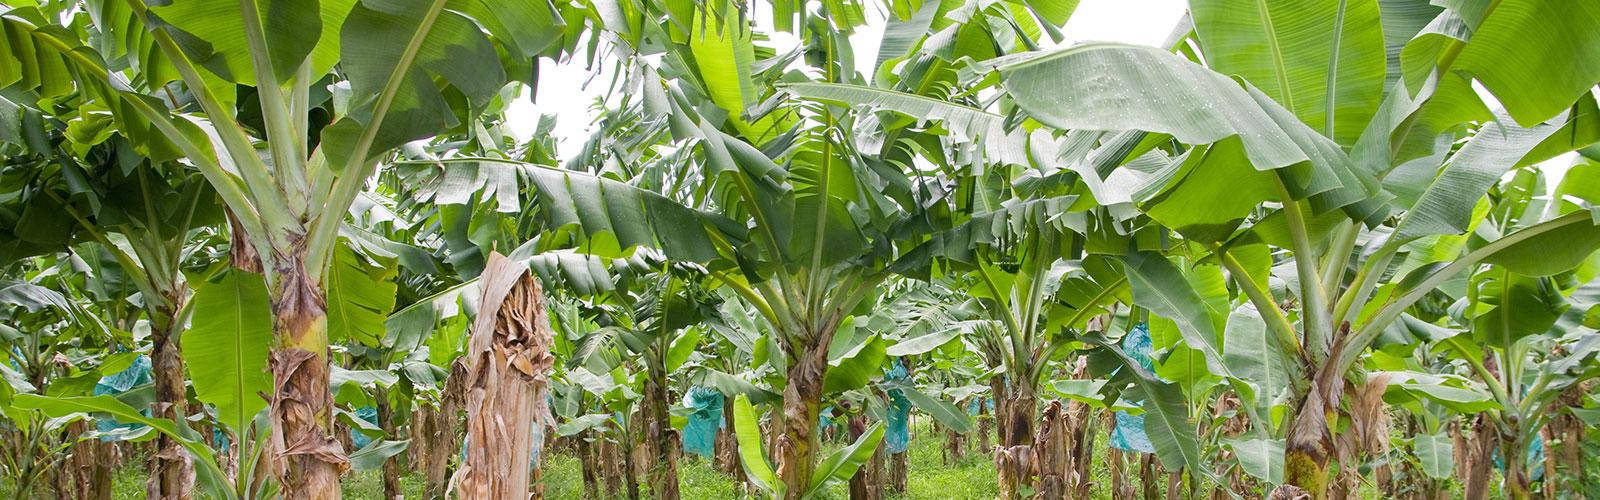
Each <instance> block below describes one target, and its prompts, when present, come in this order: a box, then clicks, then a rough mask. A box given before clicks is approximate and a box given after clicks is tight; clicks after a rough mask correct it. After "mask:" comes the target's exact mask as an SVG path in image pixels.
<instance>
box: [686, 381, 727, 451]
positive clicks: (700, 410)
mask: <svg viewBox="0 0 1600 500" xmlns="http://www.w3.org/2000/svg"><path fill="white" fill-rule="evenodd" d="M722 403H723V396H722V393H721V392H717V390H716V389H712V388H710V387H701V386H695V387H691V388H689V392H688V394H685V395H684V405H685V406H688V407H690V408H694V413H690V414H689V421H688V423H685V424H684V425H683V451H684V452H686V453H694V454H696V455H700V456H702V457H707V458H710V457H711V456H712V455H713V454H715V453H716V446H717V431H718V430H719V429H722Z"/></svg>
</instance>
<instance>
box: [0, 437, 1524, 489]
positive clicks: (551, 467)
mask: <svg viewBox="0 0 1600 500" xmlns="http://www.w3.org/2000/svg"><path fill="white" fill-rule="evenodd" d="M918 427H922V426H918ZM917 430H918V431H920V432H918V433H916V434H913V436H912V439H911V445H910V448H909V450H908V453H910V455H909V459H910V463H909V467H908V468H907V469H908V478H907V481H906V487H907V491H906V492H904V493H903V494H890V495H889V496H888V498H890V499H895V500H934V499H937V500H965V499H988V498H994V497H995V494H996V487H997V485H996V480H995V472H994V463H993V462H992V460H991V458H990V457H989V455H988V454H987V453H973V452H970V451H969V452H968V453H967V454H966V455H965V456H964V457H962V458H961V460H959V461H958V462H957V463H955V464H952V465H945V464H943V463H942V460H941V458H940V454H941V447H942V445H943V440H942V439H941V436H939V435H937V434H934V433H933V432H930V431H929V429H927V428H925V427H924V428H920V429H917ZM1095 445H1096V446H1095V448H1096V449H1095V451H1096V453H1095V455H1094V460H1095V463H1094V464H1093V465H1092V466H1091V467H1090V471H1091V474H1092V475H1093V476H1092V478H1091V479H1092V480H1093V481H1094V482H1095V484H1096V488H1094V490H1093V492H1092V495H1091V496H1092V498H1095V499H1109V498H1110V492H1109V491H1108V489H1107V488H1106V487H1105V485H1108V484H1109V483H1110V479H1111V478H1110V477H1109V469H1108V468H1107V467H1106V466H1105V464H1104V462H1103V460H1104V458H1105V453H1104V451H1105V442H1104V441H1103V440H1100V442H1097V443H1095ZM839 446H841V444H838V443H826V444H824V449H823V451H824V453H826V452H831V451H832V450H834V449H837V448H838V447H839ZM819 459H820V457H819ZM125 464H126V465H124V466H123V468H122V469H120V470H119V471H118V472H117V475H116V477H115V482H114V484H113V495H112V496H113V498H116V499H118V500H123V499H128V500H133V499H140V498H144V497H145V495H144V482H145V478H146V474H145V472H144V466H145V461H144V459H143V457H129V459H128V460H127V461H126V462H125ZM887 468H888V466H887V464H886V465H885V469H886V471H887ZM678 474H679V480H680V481H681V492H682V497H683V498H696V499H698V498H718V499H735V498H752V497H750V496H747V495H745V493H744V490H743V488H742V486H741V485H739V484H736V483H735V482H734V481H733V479H732V478H730V477H728V476H726V475H723V474H722V473H721V472H719V471H717V470H716V468H715V467H714V465H713V464H712V463H711V462H710V461H707V460H703V459H699V458H698V457H692V456H691V457H685V458H684V459H683V460H682V461H680V462H679V470H678ZM1496 476H1498V474H1496ZM1491 479H1492V484H1493V483H1497V482H1498V477H1494V478H1491ZM1135 480H1136V479H1135ZM0 482H3V481H0ZM544 482H545V483H544V485H545V496H546V498H551V499H579V498H583V476H582V473H581V471H580V469H579V463H578V459H577V458H576V457H574V456H572V455H570V454H567V453H564V452H558V453H554V454H552V455H551V456H550V457H548V459H547V460H546V462H545V469H544ZM1160 483H1161V485H1162V491H1165V484H1166V481H1165V479H1164V478H1163V479H1161V480H1160ZM400 484H401V489H402V490H403V491H404V492H405V495H406V498H422V492H423V491H424V489H425V487H426V485H425V484H423V480H422V478H421V477H420V476H419V475H407V476H404V477H402V478H401V480H400ZM5 486H6V485H4V484H0V492H4V491H6V490H8V488H6V487H5ZM343 487H344V488H343V489H344V497H345V498H350V499H374V500H376V499H380V498H382V496H383V484H382V479H381V475H380V472H379V471H377V470H369V471H352V472H350V473H349V474H346V475H345V477H344V481H343ZM640 487H641V488H645V487H646V486H645V485H644V484H642V482H641V484H640ZM601 491H602V492H604V491H605V487H604V485H602V486H601ZM641 496H642V497H644V498H649V496H648V492H642V495H641ZM1379 496H1380V495H1379V494H1378V492H1376V491H1373V488H1371V486H1370V485H1364V486H1363V488H1361V491H1360V492H1358V497H1359V498H1364V499H1370V498H1378V497H1379ZM824 498H829V499H840V500H842V499H845V498H849V489H848V485H846V484H843V483H840V484H836V485H834V486H833V487H832V488H830V489H829V491H828V492H827V494H826V495H825V496H824Z"/></svg>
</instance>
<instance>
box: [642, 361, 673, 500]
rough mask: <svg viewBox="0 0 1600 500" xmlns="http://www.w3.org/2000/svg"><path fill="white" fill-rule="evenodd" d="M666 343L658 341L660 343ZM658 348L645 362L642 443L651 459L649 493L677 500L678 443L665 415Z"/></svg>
mask: <svg viewBox="0 0 1600 500" xmlns="http://www.w3.org/2000/svg"><path fill="white" fill-rule="evenodd" d="M666 340H667V339H662V343H663V344H664V343H665V342H666ZM660 347H661V348H660V349H658V352H656V353H655V354H656V355H655V356H652V357H651V359H650V360H648V362H649V364H650V368H649V370H650V378H649V380H646V381H645V400H644V410H645V411H644V414H645V417H646V419H645V422H644V427H645V442H647V443H649V444H650V445H651V446H650V449H651V451H653V452H654V455H655V456H653V457H651V459H652V462H653V463H651V464H649V468H650V474H649V479H650V491H651V492H653V493H654V494H655V498H659V499H661V500H678V455H679V452H678V444H679V443H680V442H681V441H679V439H678V432H677V430H675V429H673V428H672V421H671V419H670V418H671V417H670V415H669V414H668V411H667V407H668V405H670V404H671V397H670V395H669V394H668V393H667V369H666V366H664V365H663V363H664V362H665V358H666V347H665V346H660Z"/></svg>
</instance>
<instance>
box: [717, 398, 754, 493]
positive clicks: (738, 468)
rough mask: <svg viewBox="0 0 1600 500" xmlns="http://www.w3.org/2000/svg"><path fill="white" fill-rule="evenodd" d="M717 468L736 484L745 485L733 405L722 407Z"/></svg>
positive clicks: (726, 404)
mask: <svg viewBox="0 0 1600 500" xmlns="http://www.w3.org/2000/svg"><path fill="white" fill-rule="evenodd" d="M715 446H716V450H717V452H716V455H717V468H718V469H719V470H721V471H722V473H723V474H727V475H728V476H730V477H732V478H733V482H734V484H745V483H746V482H747V481H748V479H746V478H745V476H744V466H743V465H741V464H740V463H739V442H738V441H737V440H736V439H735V438H734V434H733V404H732V403H723V405H722V428H721V429H717V438H716V443H715Z"/></svg>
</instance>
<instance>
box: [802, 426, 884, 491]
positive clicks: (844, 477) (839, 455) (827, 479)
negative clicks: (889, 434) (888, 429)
mask: <svg viewBox="0 0 1600 500" xmlns="http://www.w3.org/2000/svg"><path fill="white" fill-rule="evenodd" d="M883 429H884V426H883V422H878V423H876V424H872V428H870V429H867V432H865V433H863V434H861V437H858V438H856V441H855V442H854V443H851V444H850V446H846V447H843V448H839V449H838V450H835V451H834V452H833V453H831V454H829V455H828V458H825V459H823V460H822V463H819V464H817V468H816V470H814V471H812V472H811V482H810V483H809V484H810V486H808V487H807V488H806V494H805V496H806V497H808V498H810V497H814V496H816V495H817V494H819V493H821V492H822V491H823V490H824V489H825V488H827V487H828V485H829V484H830V483H835V482H839V481H849V480H850V477H851V476H854V475H856V470H858V469H860V468H861V465H862V464H865V463H867V461H869V460H872V454H873V453H875V452H877V451H878V442H879V441H882V440H883Z"/></svg>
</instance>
